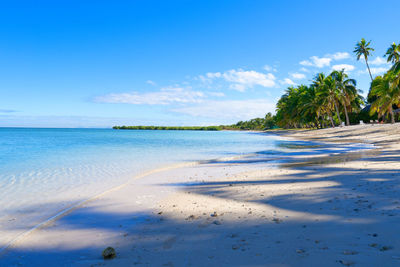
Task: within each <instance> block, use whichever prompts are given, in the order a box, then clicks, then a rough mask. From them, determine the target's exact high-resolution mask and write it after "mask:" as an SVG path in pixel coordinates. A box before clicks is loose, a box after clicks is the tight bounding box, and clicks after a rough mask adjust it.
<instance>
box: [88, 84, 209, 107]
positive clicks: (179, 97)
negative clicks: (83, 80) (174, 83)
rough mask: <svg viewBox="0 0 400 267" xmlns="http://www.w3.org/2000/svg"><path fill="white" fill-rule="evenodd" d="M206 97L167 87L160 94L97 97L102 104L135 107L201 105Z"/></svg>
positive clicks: (197, 92) (135, 93)
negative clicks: (121, 104)
mask: <svg viewBox="0 0 400 267" xmlns="http://www.w3.org/2000/svg"><path fill="white" fill-rule="evenodd" d="M204 97H205V95H204V93H203V92H200V91H192V90H188V89H184V88H180V87H166V88H162V89H161V90H160V91H158V92H150V93H139V92H132V93H119V94H108V95H105V96H99V97H96V98H95V99H94V100H95V101H96V102H100V103H124V104H135V105H168V104H172V103H199V102H201V101H202V100H203V98H204Z"/></svg>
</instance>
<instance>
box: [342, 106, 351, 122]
mask: <svg viewBox="0 0 400 267" xmlns="http://www.w3.org/2000/svg"><path fill="white" fill-rule="evenodd" d="M343 106H344V115H346V125H347V126H349V125H350V120H349V114H348V113H347V107H346V103H345V104H344V105H343Z"/></svg>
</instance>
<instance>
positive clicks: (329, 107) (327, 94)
mask: <svg viewBox="0 0 400 267" xmlns="http://www.w3.org/2000/svg"><path fill="white" fill-rule="evenodd" d="M314 86H316V87H317V88H318V97H321V98H322V99H323V102H324V103H323V104H324V105H325V111H326V112H327V114H328V116H329V119H330V121H331V123H332V127H335V124H334V122H333V118H332V111H333V109H335V110H336V115H337V117H338V120H339V124H342V119H341V118H340V112H339V106H338V102H337V100H338V98H339V94H340V91H339V90H338V88H337V87H336V83H335V80H334V79H333V78H332V76H331V75H329V76H327V77H325V75H324V74H323V73H318V74H317V76H316V77H315V79H314Z"/></svg>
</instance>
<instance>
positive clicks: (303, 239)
mask: <svg viewBox="0 0 400 267" xmlns="http://www.w3.org/2000/svg"><path fill="white" fill-rule="evenodd" d="M279 134H280V135H282V136H284V137H287V138H295V139H298V140H310V141H318V142H326V143H328V145H327V146H326V147H321V146H311V147H308V149H307V151H308V152H307V153H305V154H304V153H295V152H294V153H288V154H287V155H285V159H286V162H285V163H280V164H277V165H276V164H275V163H271V161H270V160H269V158H266V157H263V156H262V155H255V156H253V157H250V158H244V159H241V160H235V161H227V162H208V163H204V164H199V165H195V166H188V167H183V168H179V169H171V170H166V171H164V172H160V173H154V174H150V175H148V176H146V177H145V178H142V179H137V180H132V181H131V182H130V183H129V184H128V185H126V186H124V187H122V188H120V189H119V190H116V191H113V192H110V193H108V194H106V195H104V196H102V197H101V198H98V199H96V200H95V201H91V202H88V203H86V204H84V205H83V207H81V208H79V209H76V210H74V211H72V212H71V213H70V214H68V215H67V216H64V217H62V218H61V219H59V220H56V221H54V222H52V223H51V224H50V225H47V226H46V227H43V228H41V229H39V230H37V231H35V232H33V233H32V234H30V235H29V236H27V237H25V238H24V239H22V240H20V241H19V242H17V243H15V244H14V245H13V246H12V247H10V248H9V249H8V250H7V251H5V252H3V253H2V255H1V258H0V265H1V266H45V265H48V266H135V265H138V266H400V239H399V238H398V237H399V236H400V227H399V225H400V124H394V125H360V126H350V127H343V128H335V129H323V130H313V131H296V132H291V131H288V132H279ZM354 142H358V143H359V142H365V143H369V144H374V145H376V146H377V147H378V148H376V149H374V150H369V151H368V152H366V151H364V152H352V153H350V154H343V153H341V148H343V147H344V146H349V144H350V146H351V144H352V143H354ZM301 145H303V142H299V146H300V147H301ZM274 166H275V167H274ZM10 228H12V227H10ZM11 230H12V229H10V231H11ZM107 246H112V247H114V248H115V249H116V251H117V257H116V258H115V259H112V260H103V259H102V258H101V252H102V250H103V249H104V248H106V247H107Z"/></svg>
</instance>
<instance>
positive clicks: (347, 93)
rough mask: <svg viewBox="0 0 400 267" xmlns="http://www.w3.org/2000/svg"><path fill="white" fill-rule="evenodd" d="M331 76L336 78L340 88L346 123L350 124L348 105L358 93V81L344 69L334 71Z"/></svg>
mask: <svg viewBox="0 0 400 267" xmlns="http://www.w3.org/2000/svg"><path fill="white" fill-rule="evenodd" d="M331 76H332V77H333V79H334V80H335V83H336V87H337V88H338V89H339V90H340V94H339V99H340V100H341V102H342V105H343V107H344V114H345V116H346V125H347V126H348V125H350V120H349V114H348V110H347V107H348V106H349V105H351V102H352V101H353V100H354V99H355V98H356V96H357V95H358V92H357V89H356V85H357V82H356V80H354V79H349V76H348V75H347V74H346V73H344V69H343V70H341V71H334V72H332V74H331Z"/></svg>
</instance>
